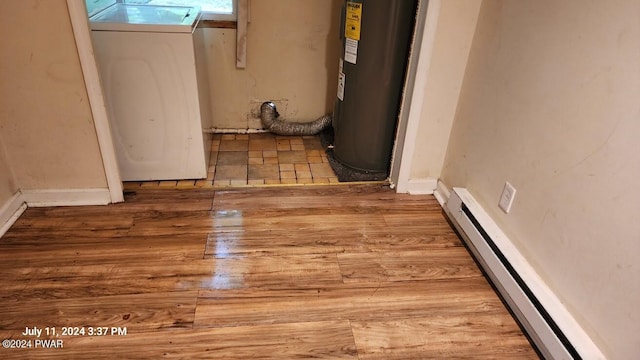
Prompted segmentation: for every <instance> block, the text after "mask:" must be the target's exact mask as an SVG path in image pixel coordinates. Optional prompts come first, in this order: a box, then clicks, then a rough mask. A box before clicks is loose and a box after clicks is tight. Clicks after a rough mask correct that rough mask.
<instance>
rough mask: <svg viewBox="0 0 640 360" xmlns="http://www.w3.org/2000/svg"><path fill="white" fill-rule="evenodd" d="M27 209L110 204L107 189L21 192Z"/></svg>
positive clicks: (109, 195) (109, 194)
mask: <svg viewBox="0 0 640 360" xmlns="http://www.w3.org/2000/svg"><path fill="white" fill-rule="evenodd" d="M22 196H23V199H24V201H25V202H26V203H27V205H28V206H29V207H48V206H84V205H107V204H109V203H111V193H110V192H109V189H108V188H100V189H51V190H48V189H45V190H22Z"/></svg>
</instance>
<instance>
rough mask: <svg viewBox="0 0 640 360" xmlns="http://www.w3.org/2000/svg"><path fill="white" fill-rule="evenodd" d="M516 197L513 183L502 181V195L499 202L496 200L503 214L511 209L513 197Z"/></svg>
mask: <svg viewBox="0 0 640 360" xmlns="http://www.w3.org/2000/svg"><path fill="white" fill-rule="evenodd" d="M515 197H516V188H514V187H513V185H511V184H509V182H508V181H507V182H505V183H504V189H503V190H502V195H501V196H500V202H498V206H499V207H500V209H502V211H504V212H505V214H508V213H509V211H510V210H511V205H513V199H514V198H515Z"/></svg>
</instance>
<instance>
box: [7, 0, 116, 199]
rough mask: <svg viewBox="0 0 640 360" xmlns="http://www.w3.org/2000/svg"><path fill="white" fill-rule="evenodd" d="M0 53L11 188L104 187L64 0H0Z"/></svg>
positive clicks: (91, 121) (101, 169)
mask: <svg viewBox="0 0 640 360" xmlns="http://www.w3.org/2000/svg"><path fill="white" fill-rule="evenodd" d="M0 54H2V56H0V79H2V81H0V140H1V141H2V142H3V143H4V149H5V150H6V157H7V159H8V162H9V165H10V167H11V168H12V169H13V171H14V174H15V180H16V183H17V185H18V186H19V188H20V189H22V190H25V189H26V190H29V189H83V188H106V187H107V184H106V179H105V173H104V167H103V164H102V158H101V155H100V149H99V147H98V141H97V137H96V133H95V127H94V124H93V118H92V115H91V109H90V107H89V103H88V97H87V92H86V87H85V84H84V80H83V76H82V70H81V68H80V63H79V60H78V53H77V49H76V44H75V41H74V37H73V32H72V28H71V23H70V19H69V13H68V11H67V5H66V2H65V0H47V1H37V0H22V1H0Z"/></svg>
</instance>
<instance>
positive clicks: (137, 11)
mask: <svg viewBox="0 0 640 360" xmlns="http://www.w3.org/2000/svg"><path fill="white" fill-rule="evenodd" d="M199 17H200V8H199V7H191V6H156V5H125V4H115V5H113V6H111V7H109V8H107V9H105V10H104V11H102V12H100V13H98V14H96V15H94V16H93V17H91V18H90V21H91V29H92V30H106V31H147V32H192V31H193V28H194V27H195V25H196V24H197V23H198V19H199Z"/></svg>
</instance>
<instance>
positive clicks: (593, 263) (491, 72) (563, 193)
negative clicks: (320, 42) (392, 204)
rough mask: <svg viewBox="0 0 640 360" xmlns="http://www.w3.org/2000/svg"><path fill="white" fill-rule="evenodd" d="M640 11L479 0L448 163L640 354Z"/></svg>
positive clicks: (629, 4)
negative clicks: (505, 198) (508, 204)
mask: <svg viewBox="0 0 640 360" xmlns="http://www.w3.org/2000/svg"><path fill="white" fill-rule="evenodd" d="M639 14H640V2H638V1H632V0H615V1H584V0H565V1H551V0H543V1H542V0H535V1H533V0H528V1H523V0H510V1H498V0H493V1H485V2H483V5H482V8H481V11H480V18H479V20H478V28H477V31H476V36H475V39H474V42H473V46H472V50H471V55H470V59H469V63H468V66H467V72H466V76H465V79H464V84H463V88H462V93H461V96H460V102H459V104H458V109H457V115H456V118H455V123H454V127H453V132H452V135H451V140H450V143H449V148H448V152H447V156H446V160H445V166H444V170H443V174H442V179H443V181H444V183H445V184H446V185H447V186H449V187H451V186H460V187H467V188H468V189H469V190H470V191H471V193H472V194H473V195H474V196H475V197H476V198H477V199H478V200H479V201H480V202H481V203H482V205H483V206H484V208H485V209H486V210H487V211H488V212H489V213H490V214H491V215H492V217H493V218H494V219H495V220H496V222H498V223H499V224H500V225H501V227H502V229H503V230H504V231H505V232H506V233H507V234H509V236H510V237H511V239H512V240H513V241H514V242H515V245H516V246H517V247H518V248H519V249H520V250H521V251H522V253H523V254H524V255H525V256H526V257H527V259H528V260H529V261H530V262H531V263H532V264H533V265H534V266H535V268H536V269H537V270H538V271H539V273H540V274H541V275H542V276H543V278H544V279H545V281H546V282H547V283H548V285H549V286H550V287H551V288H552V289H553V290H554V291H555V292H556V294H557V295H558V296H559V298H560V299H561V300H562V301H563V302H564V303H565V304H566V306H567V307H568V309H569V310H570V311H571V312H572V314H573V315H574V316H575V317H576V318H577V320H578V321H579V322H580V323H581V325H582V326H583V327H584V328H585V330H586V331H587V332H588V333H589V334H590V335H591V336H592V337H593V339H594V340H595V341H596V343H597V344H598V345H599V346H600V347H601V349H602V350H603V352H604V353H605V354H606V355H607V356H608V357H609V358H610V359H637V358H638V354H640V336H638V334H640V188H639V187H638V186H637V184H638V179H640V152H639V151H638V137H639V136H640V101H639V94H640V46H639V44H640V43H639V42H638V39H640V21H639ZM507 180H508V181H510V182H511V183H512V184H513V185H514V186H515V187H516V189H517V194H516V198H515V203H514V205H513V209H512V212H511V213H510V214H508V215H507V214H504V213H502V212H501V211H500V210H499V209H498V207H497V203H498V199H499V196H500V193H501V191H502V187H503V184H504V182H505V181H507Z"/></svg>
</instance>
